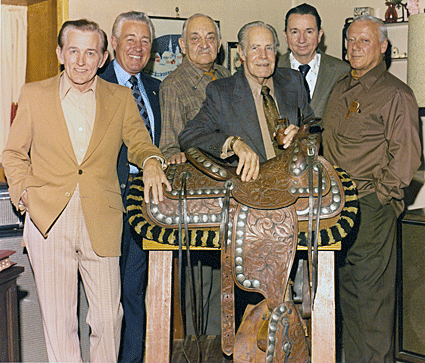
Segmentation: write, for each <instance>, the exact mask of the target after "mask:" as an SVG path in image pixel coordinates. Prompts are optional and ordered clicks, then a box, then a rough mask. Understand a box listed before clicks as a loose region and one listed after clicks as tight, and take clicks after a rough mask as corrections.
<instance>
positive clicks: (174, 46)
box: [144, 16, 220, 81]
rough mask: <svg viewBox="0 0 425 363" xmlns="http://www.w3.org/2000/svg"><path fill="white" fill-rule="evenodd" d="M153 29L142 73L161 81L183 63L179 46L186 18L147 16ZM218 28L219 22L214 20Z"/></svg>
mask: <svg viewBox="0 0 425 363" xmlns="http://www.w3.org/2000/svg"><path fill="white" fill-rule="evenodd" d="M149 18H150V19H151V21H152V23H153V26H154V28H155V37H154V40H153V43H152V52H151V58H150V59H149V62H148V64H147V65H146V67H145V68H144V72H145V73H147V74H149V75H151V76H152V77H154V78H157V79H159V80H161V81H162V80H163V79H164V78H165V77H167V76H168V75H169V74H170V73H171V72H172V71H174V70H175V69H176V68H177V67H178V65H179V64H180V63H181V62H182V61H183V53H182V51H181V48H180V45H179V38H180V37H181V34H182V29H183V24H184V22H185V21H186V19H187V18H171V17H164V16H149ZM215 22H216V23H217V25H218V26H219V27H220V22H219V21H217V20H215Z"/></svg>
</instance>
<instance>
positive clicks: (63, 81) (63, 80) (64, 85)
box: [59, 71, 97, 102]
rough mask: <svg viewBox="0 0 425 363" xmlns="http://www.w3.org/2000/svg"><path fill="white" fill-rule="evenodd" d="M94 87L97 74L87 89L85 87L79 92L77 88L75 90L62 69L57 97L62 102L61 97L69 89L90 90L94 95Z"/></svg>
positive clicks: (64, 95)
mask: <svg viewBox="0 0 425 363" xmlns="http://www.w3.org/2000/svg"><path fill="white" fill-rule="evenodd" d="M96 88H97V76H95V77H94V81H93V83H92V84H91V86H90V87H89V88H88V89H86V90H85V91H84V92H80V91H79V90H77V89H76V88H75V87H73V86H72V84H71V82H70V81H69V79H68V77H67V76H66V74H65V71H63V72H62V74H61V77H60V83H59V97H60V100H61V102H62V101H63V99H64V98H65V97H66V95H67V94H68V92H69V91H71V90H73V91H75V92H80V93H86V92H89V91H92V92H93V94H94V95H95V96H96Z"/></svg>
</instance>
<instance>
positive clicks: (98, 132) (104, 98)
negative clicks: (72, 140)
mask: <svg viewBox="0 0 425 363" xmlns="http://www.w3.org/2000/svg"><path fill="white" fill-rule="evenodd" d="M97 82H98V83H97V88H96V116H95V120H94V126H93V132H92V136H91V139H90V143H89V147H88V149H87V152H86V155H85V156H84V159H83V163H84V162H85V161H86V160H87V158H89V157H90V155H91V154H92V153H93V151H94V150H96V148H97V146H98V145H99V143H100V141H101V140H102V139H103V137H104V135H105V132H106V130H107V129H108V126H109V124H110V123H111V121H112V119H113V117H114V115H115V113H116V110H117V108H118V106H119V100H118V99H117V98H116V97H114V95H113V94H112V93H111V91H110V90H108V88H107V87H106V84H105V82H106V81H104V80H102V79H100V78H98V79H97Z"/></svg>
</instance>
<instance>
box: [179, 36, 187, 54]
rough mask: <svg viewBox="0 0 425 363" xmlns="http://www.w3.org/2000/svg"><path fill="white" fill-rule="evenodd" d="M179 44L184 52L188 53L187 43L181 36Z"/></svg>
mask: <svg viewBox="0 0 425 363" xmlns="http://www.w3.org/2000/svg"><path fill="white" fill-rule="evenodd" d="M179 45H180V49H181V50H182V53H183V54H186V44H185V43H184V40H183V38H181V37H180V38H179Z"/></svg>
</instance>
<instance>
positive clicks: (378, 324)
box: [338, 193, 397, 363]
mask: <svg viewBox="0 0 425 363" xmlns="http://www.w3.org/2000/svg"><path fill="white" fill-rule="evenodd" d="M359 204H360V214H359V216H358V218H357V221H356V224H355V227H354V229H353V230H352V232H351V233H350V234H349V236H347V238H345V239H344V240H343V249H345V250H346V255H345V256H344V257H345V259H344V261H343V263H342V267H340V268H339V271H338V272H339V294H340V307H341V312H342V317H343V332H342V336H343V348H344V352H345V361H346V363H363V362H364V363H366V362H368V363H370V362H380V363H383V362H394V328H395V327H394V314H395V310H394V309H395V284H396V262H397V258H396V254H397V252H396V220H397V217H396V214H395V212H394V210H393V208H392V207H391V206H390V205H385V206H383V205H381V204H380V202H379V200H378V198H377V196H376V194H375V193H373V194H370V195H368V196H366V197H363V198H361V199H360V200H359Z"/></svg>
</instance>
